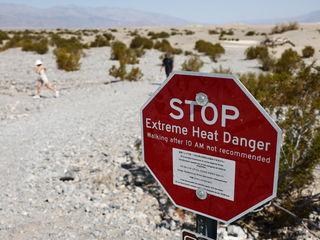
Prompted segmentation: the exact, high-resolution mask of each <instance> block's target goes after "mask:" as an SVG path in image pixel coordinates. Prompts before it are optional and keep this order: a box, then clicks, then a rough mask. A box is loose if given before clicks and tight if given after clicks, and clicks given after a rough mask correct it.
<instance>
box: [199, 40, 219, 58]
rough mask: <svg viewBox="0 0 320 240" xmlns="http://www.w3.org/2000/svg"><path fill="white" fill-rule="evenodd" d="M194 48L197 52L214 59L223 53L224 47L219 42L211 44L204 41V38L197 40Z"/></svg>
mask: <svg viewBox="0 0 320 240" xmlns="http://www.w3.org/2000/svg"><path fill="white" fill-rule="evenodd" d="M195 49H196V50H197V51H198V52H200V53H204V54H206V55H207V56H209V57H210V58H211V60H212V61H216V59H217V58H218V57H219V56H220V55H221V54H224V53H225V49H224V48H223V47H222V46H221V44H220V43H216V44H212V43H211V42H206V41H204V40H198V41H197V42H196V44H195Z"/></svg>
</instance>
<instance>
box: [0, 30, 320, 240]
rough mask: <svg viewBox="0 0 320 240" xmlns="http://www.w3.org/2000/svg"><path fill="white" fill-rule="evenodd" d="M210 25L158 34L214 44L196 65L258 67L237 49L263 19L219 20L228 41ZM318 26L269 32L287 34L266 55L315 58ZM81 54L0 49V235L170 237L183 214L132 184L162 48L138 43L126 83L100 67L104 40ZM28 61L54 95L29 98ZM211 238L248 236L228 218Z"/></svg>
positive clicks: (181, 44)
mask: <svg viewBox="0 0 320 240" xmlns="http://www.w3.org/2000/svg"><path fill="white" fill-rule="evenodd" d="M215 27H217V26H187V27H179V28H177V29H179V30H180V31H183V30H184V29H189V30H192V31H194V34H192V35H175V36H170V38H169V39H168V40H169V41H170V42H171V44H172V45H173V46H174V47H178V48H181V49H183V50H184V51H193V52H194V51H195V50H194V43H195V42H196V41H197V40H199V39H204V40H206V41H210V42H213V43H216V42H220V43H221V44H222V46H223V47H224V48H225V50H226V53H225V54H224V55H222V56H221V57H220V58H219V59H218V61H217V62H212V61H211V60H210V59H209V57H206V56H201V59H202V60H203V61H204V66H203V68H202V69H201V71H202V72H212V71H213V70H214V69H218V68H219V67H220V66H221V67H222V68H228V69H230V70H231V71H232V72H234V73H235V74H237V73H246V72H255V73H259V72H261V70H260V69H259V63H258V61H257V60H245V55H244V52H245V50H246V49H247V48H248V47H250V46H254V45H257V44H259V43H260V42H261V41H263V40H264V39H265V36H263V35H254V36H245V33H246V32H248V31H249V30H254V31H255V32H258V33H268V32H270V29H271V27H272V26H248V25H232V26H219V27H223V28H224V29H230V28H232V29H234V32H235V34H234V36H232V38H238V39H239V40H238V41H232V40H225V41H220V40H219V39H218V35H210V34H208V30H210V29H214V28H215ZM319 29H320V27H319V25H316V24H313V25H312V24H309V25H301V26H300V28H299V29H298V30H294V31H288V32H285V33H283V34H278V35H272V36H270V37H284V38H287V39H289V40H290V41H291V42H293V43H294V45H295V47H292V46H291V45H288V44H285V45H283V46H278V47H274V48H273V49H272V54H274V55H275V56H280V55H281V53H282V52H283V51H284V50H285V49H287V48H289V47H292V48H293V49H295V50H296V51H298V52H299V53H300V52H301V50H302V49H303V47H305V46H306V45H311V46H313V47H314V48H315V55H314V56H313V57H312V58H311V59H307V60H306V61H307V62H312V61H317V62H318V63H319V59H320V52H319V50H320V32H319ZM134 30H135V29H130V28H126V29H124V28H120V29H118V30H117V32H114V33H113V34H114V36H115V38H116V39H118V40H121V41H123V42H125V43H127V44H129V43H130V41H131V39H132V37H131V36H129V35H128V32H129V31H134ZM151 30H152V31H154V32H159V31H168V32H170V28H152V29H150V28H138V31H139V32H140V34H141V35H146V34H147V32H148V31H151ZM101 31H102V30H101ZM227 37H228V36H227ZM87 40H88V41H89V40H90V37H88V39H87ZM84 52H85V56H84V57H83V58H82V60H81V69H80V70H79V71H74V72H65V71H63V70H59V69H58V68H57V66H56V62H55V57H54V55H53V52H52V49H50V51H49V52H48V53H47V54H45V55H41V56H40V55H38V54H35V53H31V52H23V51H21V49H19V48H14V49H8V50H6V51H3V52H0V153H1V154H0V173H1V174H0V198H1V201H0V239H3V240H6V239H8V240H9V239H17V240H20V239H26V240H27V239H28V240H29V239H77V240H80V239H81V240H82V239H83V240H89V239H130V240H138V239H146V240H147V239H148V240H150V239H158V240H160V239H177V240H178V239H180V234H181V226H182V225H183V223H186V224H187V223H189V224H190V223H192V220H191V219H190V216H191V215H190V214H187V215H186V216H185V217H184V218H183V219H182V218H181V216H180V215H179V211H177V210H176V209H174V208H173V207H170V208H169V209H168V210H167V213H166V214H165V216H164V215H163V214H162V210H163V209H162V208H163V206H164V205H165V204H164V203H166V201H167V199H166V198H165V196H164V195H163V193H162V192H161V191H160V190H159V192H160V195H161V196H162V198H161V199H157V198H156V195H155V194H152V193H150V191H147V190H146V189H145V188H143V187H141V181H142V182H143V181H144V180H145V179H144V175H143V174H144V172H143V170H141V169H143V166H144V163H143V162H142V160H141V159H140V158H139V157H138V155H139V152H138V151H137V145H139V141H140V139H141V138H140V131H141V130H140V124H139V110H140V107H141V106H142V104H143V103H144V102H145V101H146V100H147V99H148V98H149V97H150V96H151V95H152V93H153V92H154V91H155V90H156V89H157V88H158V87H159V85H160V84H161V83H162V82H163V80H164V79H165V74H164V72H160V65H161V60H160V58H159V57H160V56H161V55H162V53H161V52H159V51H157V50H155V49H151V50H147V51H146V54H145V55H144V56H142V57H141V58H140V62H139V64H136V66H138V67H139V68H140V69H141V70H142V73H143V78H142V80H140V81H137V82H129V81H119V80H117V79H114V78H113V77H111V76H110V75H109V73H108V70H109V69H110V68H111V66H112V65H114V64H117V61H112V60H110V54H111V50H110V47H102V48H90V49H86V50H84ZM37 59H42V61H43V62H44V64H45V66H46V67H47V69H48V72H47V75H48V78H49V80H50V81H52V82H53V83H54V84H55V85H56V86H57V87H58V88H59V90H60V97H59V98H54V97H53V94H52V93H51V92H49V91H44V92H43V93H42V98H41V99H33V98H32V96H33V94H34V85H35V80H36V78H37V76H36V74H35V73H34V72H33V67H34V62H35V61H36V60H37ZM186 59H188V56H185V55H184V54H181V55H176V56H175V58H174V61H175V67H174V69H175V70H180V69H181V64H182V63H183V62H184V61H185V60H186ZM139 169H140V170H141V171H139ZM318 169H319V168H318ZM135 170H137V171H135ZM319 173H320V172H319V170H318V172H316V173H315V174H317V176H319ZM139 174H141V175H139ZM139 177H140V178H142V179H140V180H139ZM66 179H67V180H66ZM139 181H140V184H139ZM319 185H320V184H319V182H315V183H314V185H312V186H310V189H312V191H313V192H314V193H319V192H320V188H319ZM318 217H319V216H318ZM299 231H301V232H302V233H303V234H302V237H301V238H300V239H316V238H315V237H314V236H313V235H310V234H309V233H308V231H306V230H305V229H303V228H301V229H299ZM219 236H220V238H219V239H253V238H254V237H255V236H252V235H250V234H248V233H247V232H246V231H245V230H244V229H242V228H240V227H239V226H235V225H231V226H228V227H227V226H224V225H221V226H220V228H219Z"/></svg>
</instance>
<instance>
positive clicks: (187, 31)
mask: <svg viewBox="0 0 320 240" xmlns="http://www.w3.org/2000/svg"><path fill="white" fill-rule="evenodd" d="M184 32H185V34H186V35H193V34H194V32H193V31H191V30H188V29H186V30H184Z"/></svg>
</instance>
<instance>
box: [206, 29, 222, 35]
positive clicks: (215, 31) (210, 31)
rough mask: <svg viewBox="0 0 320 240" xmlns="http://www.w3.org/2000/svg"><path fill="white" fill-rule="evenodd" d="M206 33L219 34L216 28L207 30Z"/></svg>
mask: <svg viewBox="0 0 320 240" xmlns="http://www.w3.org/2000/svg"><path fill="white" fill-rule="evenodd" d="M208 33H209V34H210V35H217V34H219V32H218V31H217V30H215V29H213V30H209V31H208Z"/></svg>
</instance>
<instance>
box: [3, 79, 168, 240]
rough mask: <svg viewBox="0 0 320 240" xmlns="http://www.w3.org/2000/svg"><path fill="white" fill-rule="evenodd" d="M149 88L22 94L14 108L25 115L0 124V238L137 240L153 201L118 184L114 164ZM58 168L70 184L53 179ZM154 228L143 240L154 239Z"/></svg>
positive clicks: (150, 223) (150, 217)
mask: <svg viewBox="0 0 320 240" xmlns="http://www.w3.org/2000/svg"><path fill="white" fill-rule="evenodd" d="M154 88H155V86H152V85H150V84H148V83H115V84H111V85H103V84H101V85H95V86H90V87H88V86H86V87H85V88H78V89H73V90H68V91H65V92H62V96H61V98H59V99H54V98H51V97H50V95H49V94H48V95H47V96H48V98H43V99H40V100H34V99H31V98H26V97H25V96H23V99H20V101H19V103H18V105H23V108H30V109H31V110H29V111H28V113H27V114H24V115H23V116H20V117H18V118H15V119H13V120H10V119H9V120H5V121H1V122H0V129H1V131H0V152H1V155H0V162H1V164H0V173H1V174H0V197H1V203H0V238H1V239H31V238H32V239H97V238H100V237H103V238H104V239H114V238H119V239H124V238H125V237H128V236H130V239H143V238H142V237H144V236H146V234H145V232H146V231H150V229H152V228H154V227H155V224H156V221H157V220H158V219H157V218H156V215H158V209H157V202H156V201H155V199H153V198H152V197H150V196H145V194H144V193H143V192H142V191H141V190H139V189H133V191H129V190H128V189H126V188H125V187H124V186H123V185H122V183H121V176H123V175H124V173H125V170H123V169H122V168H121V167H120V164H121V161H126V160H125V159H124V158H123V157H122V156H123V152H124V149H127V148H130V146H132V145H133V143H134V141H135V139H136V138H137V136H138V135H139V131H140V129H139V106H141V105H142V103H143V102H144V101H145V100H146V98H147V97H148V94H149V93H150V91H153V90H154ZM16 98H17V97H16ZM16 100H17V99H16ZM20 107H21V106H20ZM66 170H67V171H68V173H69V172H71V173H72V175H73V177H74V181H70V182H62V181H60V180H59V178H60V177H61V176H63V175H64V174H65V171H66ZM137 195H138V196H137ZM128 203H130V204H128ZM115 209H116V210H117V211H115ZM131 228H134V229H131ZM153 231H154V229H153ZM157 231H158V232H161V234H160V235H158V236H161V235H163V236H166V235H167V234H169V233H168V231H166V230H161V229H159V230H157ZM157 231H154V233H153V234H154V236H152V235H153V234H151V235H150V234H149V235H148V236H149V237H148V238H145V239H160V238H159V237H156V236H157V234H156V232H157ZM151 232H152V231H151ZM158 234H159V233H158ZM172 234H173V233H171V235H172ZM153 237H154V238H153Z"/></svg>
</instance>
